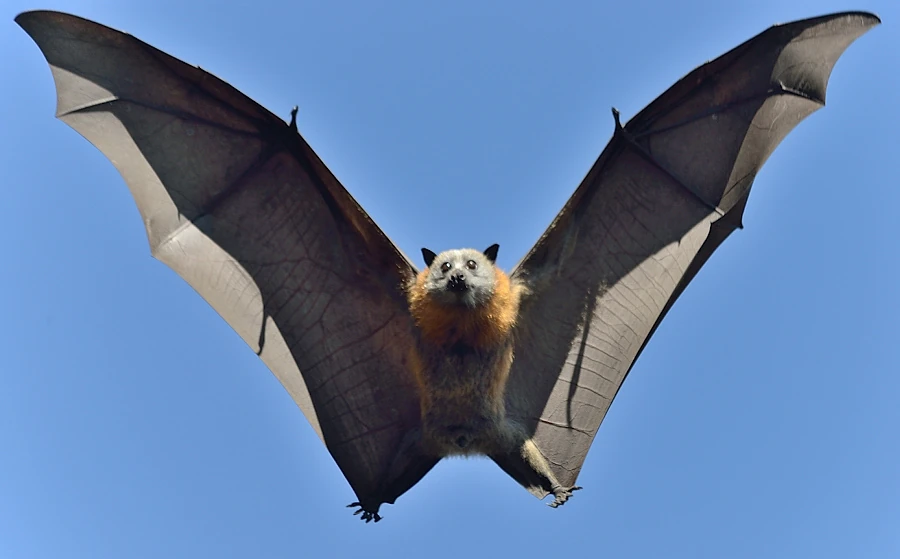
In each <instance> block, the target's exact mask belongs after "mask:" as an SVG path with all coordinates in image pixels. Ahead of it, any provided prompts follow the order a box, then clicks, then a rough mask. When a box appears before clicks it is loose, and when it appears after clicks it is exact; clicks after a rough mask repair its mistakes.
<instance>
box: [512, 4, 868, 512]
mask: <svg viewBox="0 0 900 559" xmlns="http://www.w3.org/2000/svg"><path fill="white" fill-rule="evenodd" d="M878 23H879V19H878V18H877V17H875V16H874V15H871V14H867V13H860V12H856V13H842V14H834V15H830V16H823V17H819V18H814V19H808V20H803V21H798V22H794V23H789V24H786V25H779V26H775V27H772V28H770V29H768V30H766V31H764V32H763V33H761V34H759V35H757V36H756V37H754V38H752V39H750V40H749V41H747V42H746V43H744V44H742V45H740V46H738V47H737V48H735V49H733V50H731V51H730V52H728V53H726V54H724V55H722V56H721V57H719V58H717V59H716V60H713V61H712V62H708V63H707V64H704V65H703V66H701V67H699V68H697V69H696V70H694V71H693V72H691V73H690V74H688V75H687V76H685V77H684V78H682V79H681V80H680V81H679V82H678V83H676V84H675V85H674V86H672V87H671V88H670V89H669V90H668V91H666V92H665V93H663V94H662V95H661V96H660V97H658V98H657V99H656V100H654V101H653V102H652V103H651V104H650V105H649V106H647V107H646V108H645V109H644V110H642V111H641V112H640V113H639V114H638V115H637V116H636V117H634V118H633V119H632V120H631V121H630V122H628V124H627V125H626V126H625V127H624V128H622V127H621V126H620V125H619V120H618V114H617V113H615V112H614V114H615V120H616V129H615V133H614V135H613V138H612V140H611V141H610V143H609V145H607V147H606V148H605V149H604V150H603V153H602V154H601V155H600V158H599V159H598V160H597V162H596V163H595V164H594V166H593V168H592V169H591V170H590V172H589V173H588V174H587V177H585V179H584V181H583V182H582V183H581V185H580V186H579V187H578V189H577V190H576V191H575V194H574V195H573V196H572V197H571V198H570V199H569V201H568V202H567V203H566V205H565V207H564V208H563V210H562V211H561V212H560V214H559V215H558V216H557V217H556V219H555V220H554V221H553V223H552V224H551V225H550V228H549V229H548V230H547V231H546V232H545V233H544V235H543V236H542V237H541V239H540V240H539V241H538V243H537V244H536V245H535V246H534V248H533V249H532V250H531V252H530V253H529V254H528V255H527V256H526V257H525V258H524V259H523V260H522V262H520V263H519V265H518V266H517V268H516V269H515V270H514V271H513V277H515V278H516V279H518V280H520V281H523V282H525V283H526V284H527V285H528V286H529V288H530V291H531V294H530V296H528V297H527V299H526V300H524V301H523V303H522V307H521V312H520V316H519V326H518V332H517V335H518V340H517V343H516V349H515V351H516V354H515V362H514V363H513V368H512V371H511V373H510V374H511V376H510V381H509V385H508V386H509V389H508V408H509V409H510V411H511V413H513V414H515V415H517V416H518V418H519V420H520V421H522V423H523V424H524V425H526V427H527V428H528V429H529V430H530V431H531V432H532V433H533V439H534V442H535V444H536V445H537V447H538V448H539V449H540V451H541V452H542V453H543V454H544V457H545V458H546V459H547V461H548V462H549V463H550V465H551V468H552V469H553V471H554V474H556V476H557V478H558V479H559V481H560V483H561V484H563V485H573V484H574V483H575V479H576V477H577V476H578V472H579V471H580V470H581V465H582V463H583V462H584V459H585V456H586V455H587V452H588V448H589V447H590V445H591V442H592V441H593V439H594V435H595V434H596V432H597V429H598V428H599V427H600V423H601V422H602V421H603V417H604V416H605V415H606V411H607V409H609V406H610V404H611V403H612V400H613V398H614V397H615V395H616V393H617V392H618V390H619V387H620V386H621V385H622V382H623V381H624V379H625V376H626V375H627V374H628V371H629V370H630V369H631V367H632V365H633V364H634V362H635V360H636V359H637V357H638V355H640V353H641V350H642V349H643V348H644V345H645V344H646V343H647V341H648V340H649V338H650V336H651V335H652V334H653V332H654V331H655V329H656V327H657V326H658V325H659V323H660V321H661V320H662V319H663V317H664V316H665V314H666V313H667V312H668V310H669V308H671V306H672V304H673V303H674V302H675V300H676V299H677V298H678V296H679V295H680V294H681V292H682V291H683V290H684V288H685V287H686V286H687V284H688V283H689V282H690V281H691V279H693V277H694V276H695V275H696V273H697V271H698V270H699V269H700V268H701V267H702V266H703V264H704V263H705V262H706V260H707V259H708V258H709V257H710V255H711V254H712V253H713V251H715V249H716V248H717V247H718V246H719V245H720V244H721V243H722V241H724V240H725V239H726V238H727V237H728V235H729V234H731V232H732V231H734V229H735V228H738V227H741V216H742V214H743V212H744V206H745V204H746V203H747V197H748V196H749V193H750V186H751V185H752V184H753V179H754V177H755V176H756V173H757V172H758V171H759V169H760V167H762V165H763V163H764V162H765V161H766V159H767V158H768V156H769V155H770V154H771V153H772V151H773V150H774V149H775V147H776V146H777V145H778V144H779V142H781V140H782V139H783V138H784V137H785V136H786V135H787V134H788V132H790V131H791V130H792V129H793V128H794V126H796V125H797V124H798V123H799V122H800V121H801V120H803V119H804V118H805V117H806V116H808V115H809V114H811V113H812V112H814V111H815V110H817V109H818V108H819V107H821V106H822V105H824V103H825V88H826V84H827V81H828V77H829V75H830V74H831V70H832V68H833V66H834V64H835V63H836V62H837V59H838V58H839V57H840V55H841V54H842V53H843V52H844V50H845V49H846V48H847V47H848V46H849V45H850V43H852V42H853V41H854V40H855V39H856V38H857V37H859V36H860V35H862V34H863V33H865V32H866V31H867V30H869V29H870V28H871V27H873V26H875V25H877V24H878ZM526 485H527V484H526ZM533 490H534V489H533ZM534 491H535V493H537V494H538V495H539V496H543V495H542V494H541V493H542V491H540V490H539V489H537V490H534Z"/></svg>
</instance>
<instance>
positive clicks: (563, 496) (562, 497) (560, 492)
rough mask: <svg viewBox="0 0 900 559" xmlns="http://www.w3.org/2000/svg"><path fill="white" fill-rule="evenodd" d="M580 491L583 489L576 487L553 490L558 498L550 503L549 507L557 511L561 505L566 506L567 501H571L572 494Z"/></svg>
mask: <svg viewBox="0 0 900 559" xmlns="http://www.w3.org/2000/svg"><path fill="white" fill-rule="evenodd" d="M579 489H581V488H580V487H577V486H574V485H573V486H572V487H562V486H560V487H557V488H555V489H554V490H553V496H554V497H556V498H555V499H553V502H552V503H550V504H549V506H550V507H552V508H554V509H555V508H557V507H559V506H561V505H564V504H566V501H568V500H569V497H571V496H572V493H573V492H575V491H578V490H579Z"/></svg>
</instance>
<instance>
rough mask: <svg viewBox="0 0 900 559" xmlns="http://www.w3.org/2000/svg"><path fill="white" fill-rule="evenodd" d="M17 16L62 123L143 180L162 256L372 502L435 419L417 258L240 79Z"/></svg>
mask: <svg viewBox="0 0 900 559" xmlns="http://www.w3.org/2000/svg"><path fill="white" fill-rule="evenodd" d="M16 21H17V22H18V23H19V24H20V25H21V26H22V27H23V28H24V29H25V30H26V31H27V32H28V33H29V34H30V35H31V36H32V38H33V39H34V40H35V42H37V44H38V46H39V47H40V48H41V50H42V51H43V53H44V56H45V57H46V58H47V61H48V63H49V64H50V67H51V69H52V71H53V77H54V79H55V81H56V86H57V93H58V107H57V109H58V116H59V118H60V119H62V120H63V121H64V122H66V123H67V124H69V125H70V126H71V127H72V128H74V129H75V130H77V131H78V132H79V133H81V134H82V135H83V136H84V137H85V138H87V139H88V140H89V141H90V142H91V143H92V144H94V145H95V146H96V147H97V148H99V149H100V151H102V152H103V153H104V154H105V155H106V156H107V157H108V158H109V159H110V160H111V161H112V162H113V164H114V165H115V166H116V168H118V170H119V172H120V173H121V174H122V176H123V177H124V179H125V181H126V182H127V183H128V187H129V188H130V189H131V193H132V194H133V195H134V199H135V201H136V202H137V206H138V209H139V210H140V213H141V216H142V218H143V221H144V225H145V227H146V229H147V237H148V239H149V241H150V250H151V252H152V254H153V256H154V257H156V258H157V259H159V260H161V261H163V262H165V263H166V264H167V265H168V266H170V267H171V268H172V269H173V270H175V271H176V272H177V273H178V274H179V275H180V276H181V277H182V278H184V279H185V280H186V281H187V282H188V283H189V284H190V285H191V286H192V287H193V288H194V289H196V290H197V292H198V293H200V295H201V296H203V298H204V299H206V300H207V301H208V302H209V303H210V305H212V306H213V308H215V309H216V311H217V312H218V313H219V314H220V315H221V316H222V317H223V318H224V319H225V320H226V321H228V323H229V324H230V325H231V326H232V327H233V328H234V329H235V331H236V332H237V333H238V334H239V335H240V336H241V337H242V338H243V339H244V341H246V342H247V344H248V345H250V347H251V348H253V350H254V351H256V352H257V353H258V354H259V355H260V357H261V358H262V359H263V361H264V362H265V363H266V365H268V366H269V368H270V369H271V370H272V372H273V373H275V376H276V377H278V379H279V380H280V381H281V382H282V384H283V385H284V387H285V388H286V389H287V391H288V392H289V393H290V395H291V396H292V397H293V398H294V400H295V401H296V402H297V404H298V405H299V406H300V408H301V409H302V410H303V413H304V414H305V415H306V417H307V419H309V421H310V423H311V424H312V425H313V427H314V428H315V429H316V431H317V432H318V433H319V435H320V436H321V437H322V439H323V440H324V441H325V444H326V445H327V446H328V449H329V450H330V451H331V453H332V455H333V456H334V458H335V460H336V461H337V463H338V465H339V466H340V467H341V470H342V471H343V473H344V475H345V476H346V477H347V479H348V480H349V482H350V484H351V485H352V486H353V489H354V490H355V491H356V493H357V495H358V496H359V497H360V498H361V499H366V498H368V497H370V496H372V494H373V492H376V491H377V490H378V489H377V488H378V484H379V481H380V480H381V479H382V477H383V476H384V475H386V472H387V470H388V468H389V467H390V466H391V460H392V458H393V457H394V455H395V453H396V451H397V448H398V446H399V444H400V441H401V438H402V436H403V434H404V433H406V432H407V431H409V430H410V429H412V428H415V426H416V425H417V424H418V421H419V403H418V397H417V393H416V389H415V387H414V383H413V381H412V379H411V377H410V376H409V373H408V372H407V371H408V369H407V367H406V364H405V363H406V350H407V349H408V348H409V347H410V345H411V344H412V337H411V322H410V318H409V315H408V311H407V305H406V300H405V297H404V295H403V288H402V286H403V284H404V282H406V281H407V280H408V279H409V278H410V277H412V276H413V275H414V273H415V270H414V269H413V267H412V265H411V264H410V263H409V261H408V260H407V259H406V257H404V256H403V255H402V254H401V253H400V252H399V251H398V250H397V249H396V247H395V246H394V245H393V244H392V243H391V241H390V240H389V239H388V238H387V237H386V236H385V235H384V234H383V233H382V232H381V231H380V230H379V229H378V227H377V226H376V225H375V224H374V223H373V222H372V220H371V219H370V218H369V217H368V216H367V215H366V214H365V212H363V210H362V209H361V208H360V207H359V206H358V205H357V204H356V202H355V201H354V200H353V199H352V198H351V197H350V195H349V194H348V193H347V192H346V191H345V190H344V188H343V187H342V186H341V185H340V184H339V183H338V181H337V179H335V177H334V176H333V175H332V174H331V173H330V172H329V171H328V169H326V167H325V166H324V165H323V164H322V162H321V161H320V160H319V159H318V157H316V155H315V154H314V153H313V151H312V150H311V149H310V147H309V146H308V145H307V144H306V142H305V141H304V140H303V139H302V138H301V137H300V136H299V135H298V134H297V133H296V132H295V131H294V130H292V129H291V128H289V127H288V126H287V125H286V124H285V122H284V121H282V120H280V119H278V118H277V117H275V116H274V115H273V114H271V113H270V112H268V111H267V110H265V109H264V108H262V107H261V106H259V105H258V104H256V103H255V102H254V101H252V100H251V99H249V98H247V97H246V96H244V95H243V94H241V93H240V92H239V91H237V90H236V89H234V88H232V87H231V86H229V85H228V84H226V83H225V82H223V81H221V80H219V79H218V78H216V77H214V76H212V75H210V74H208V73H206V72H204V71H203V70H200V69H199V68H196V67H192V66H189V65H187V64H185V63H183V62H181V61H179V60H177V59H175V58H172V57H171V56H169V55H167V54H165V53H163V52H160V51H159V50H156V49H154V48H153V47H151V46H149V45H147V44H145V43H143V42H141V41H139V40H137V39H135V38H134V37H132V36H130V35H126V34H123V33H120V32H118V31H115V30H112V29H109V28H107V27H104V26H101V25H98V24H96V23H93V22H89V21H86V20H83V19H80V18H77V17H74V16H70V15H65V14H59V13H53V12H29V13H24V14H21V15H20V16H19V17H18V18H16Z"/></svg>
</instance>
